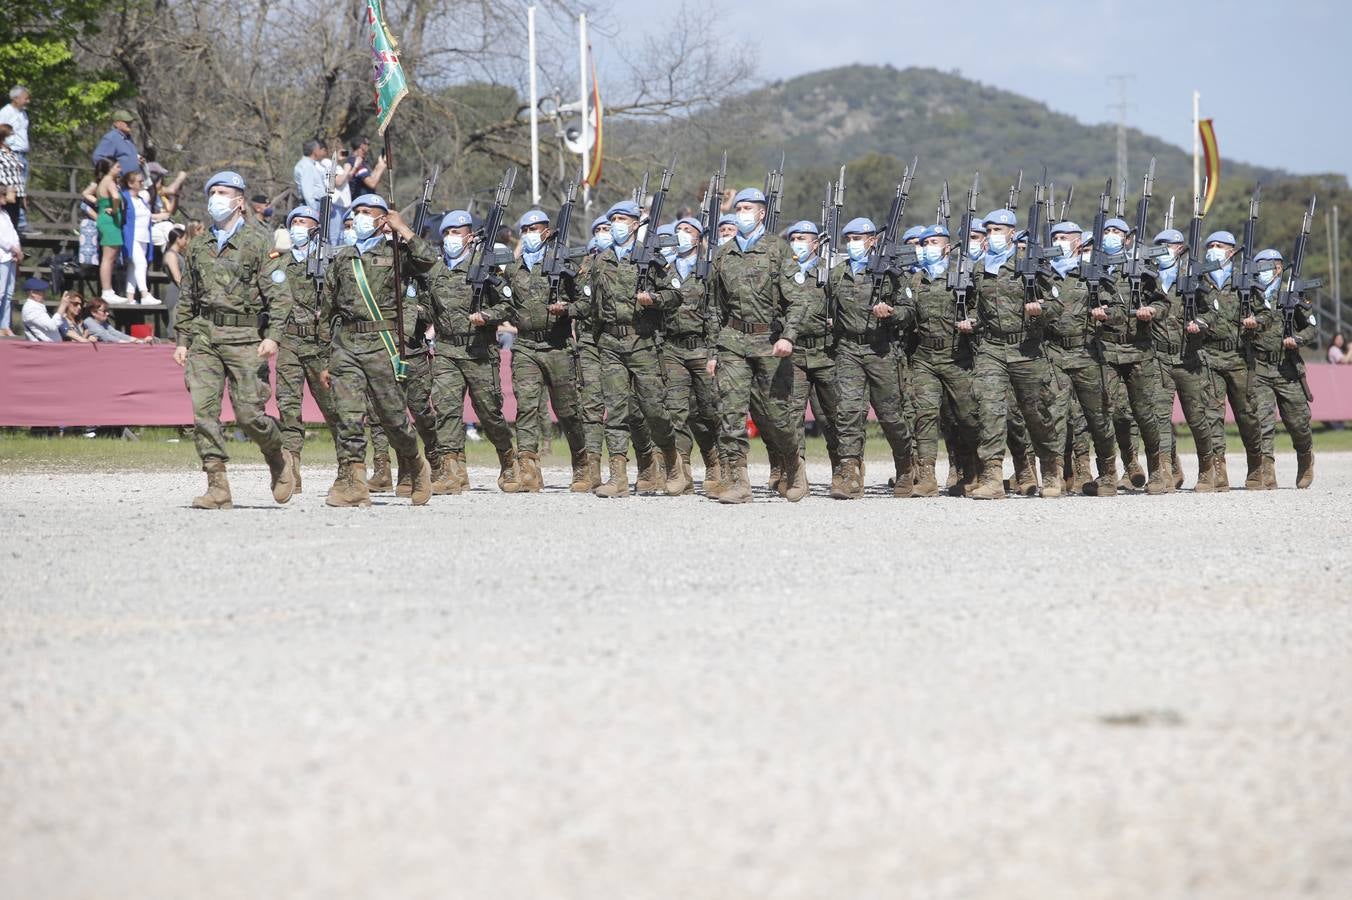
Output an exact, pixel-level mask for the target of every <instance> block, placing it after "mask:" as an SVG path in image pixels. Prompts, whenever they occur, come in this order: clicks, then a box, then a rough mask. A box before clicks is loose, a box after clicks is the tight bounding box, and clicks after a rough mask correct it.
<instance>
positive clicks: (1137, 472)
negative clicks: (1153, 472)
mask: <svg viewBox="0 0 1352 900" xmlns="http://www.w3.org/2000/svg"><path fill="white" fill-rule="evenodd" d="M1124 465H1125V466H1126V468H1124V469H1123V470H1122V479H1121V480H1120V481H1118V482H1117V489H1118V490H1120V491H1129V490H1131V489H1132V488H1142V487H1145V482H1146V474H1145V470H1144V469H1142V468H1141V463H1140V461H1139V460H1137V459H1136V457H1134V456H1133V457H1132V458H1131V459H1128V460H1125V461H1124Z"/></svg>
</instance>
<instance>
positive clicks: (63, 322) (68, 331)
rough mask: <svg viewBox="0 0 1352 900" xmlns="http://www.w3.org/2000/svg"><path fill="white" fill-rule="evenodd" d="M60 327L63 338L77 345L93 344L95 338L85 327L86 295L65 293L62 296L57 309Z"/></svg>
mask: <svg viewBox="0 0 1352 900" xmlns="http://www.w3.org/2000/svg"><path fill="white" fill-rule="evenodd" d="M56 317H57V324H58V327H59V328H60V329H61V337H62V338H63V339H64V340H67V341H74V342H75V343H77V344H92V343H94V340H95V339H94V338H93V337H90V335H89V332H88V331H86V330H85V326H84V294H81V293H80V292H79V291H65V292H64V293H62V294H61V303H60V305H58V306H57V308H56Z"/></svg>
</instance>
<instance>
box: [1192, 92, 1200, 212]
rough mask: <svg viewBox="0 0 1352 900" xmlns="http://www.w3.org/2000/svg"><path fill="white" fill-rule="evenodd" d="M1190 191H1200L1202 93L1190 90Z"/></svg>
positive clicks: (1194, 194)
mask: <svg viewBox="0 0 1352 900" xmlns="http://www.w3.org/2000/svg"><path fill="white" fill-rule="evenodd" d="M1192 193H1193V196H1194V197H1196V196H1199V195H1200V194H1201V193H1202V93H1201V92H1200V91H1193V92H1192Z"/></svg>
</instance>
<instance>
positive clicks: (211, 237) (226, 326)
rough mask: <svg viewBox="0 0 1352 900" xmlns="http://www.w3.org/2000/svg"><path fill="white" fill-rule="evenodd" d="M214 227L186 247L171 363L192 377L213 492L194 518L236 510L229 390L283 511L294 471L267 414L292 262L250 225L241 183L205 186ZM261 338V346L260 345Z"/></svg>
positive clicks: (196, 502) (223, 176) (229, 178)
mask: <svg viewBox="0 0 1352 900" xmlns="http://www.w3.org/2000/svg"><path fill="white" fill-rule="evenodd" d="M206 197H207V214H208V215H209V216H210V217H211V226H210V227H209V228H208V229H207V230H206V231H204V232H203V233H202V234H200V235H198V236H197V237H195V238H193V239H192V241H191V242H190V243H189V244H188V251H187V258H186V260H185V261H184V271H183V296H182V298H181V299H180V300H179V303H178V307H177V308H176V309H175V312H174V320H175V321H174V330H175V332H176V334H177V346H176V347H175V348H174V362H176V363H178V364H179V365H180V366H184V367H185V368H186V376H185V379H184V380H185V382H186V383H187V386H188V393H189V394H191V395H192V406H193V441H194V443H195V444H196V446H197V455H198V457H199V458H200V459H201V460H202V471H204V472H206V473H207V491H206V493H205V494H203V495H201V496H199V497H196V498H194V499H193V501H192V506H193V508H194V509H230V508H231V507H232V505H233V504H232V501H231V497H230V483H229V481H227V480H226V476H225V463H226V461H227V460H228V459H229V458H230V454H229V453H228V452H226V449H225V446H226V441H225V432H224V431H223V429H222V428H221V401H222V399H223V395H224V393H225V386H226V384H227V383H229V385H230V401H231V403H232V405H233V406H234V409H235V421H236V423H237V424H238V425H239V427H240V428H242V429H243V430H244V433H245V434H247V435H248V436H249V437H250V439H252V440H253V441H254V443H256V444H258V447H259V449H260V450H262V451H263V459H265V460H266V461H267V464H268V470H269V472H270V474H271V482H272V485H271V486H272V497H273V499H274V500H276V501H277V502H278V503H285V502H286V501H287V500H290V499H291V494H292V493H293V492H294V490H295V472H296V469H295V463H294V462H293V461H292V457H291V456H290V455H289V454H287V453H286V452H285V450H284V449H283V441H282V430H281V426H280V425H279V423H278V422H277V420H276V419H274V418H273V417H272V416H270V415H268V414H267V412H266V411H265V410H264V403H265V402H266V400H267V397H268V394H269V386H268V358H269V357H272V356H275V355H276V354H277V342H278V341H279V340H280V339H281V337H282V328H283V325H284V324H285V323H286V322H287V321H288V319H290V317H291V303H292V300H291V291H290V290H289V289H288V287H287V271H286V264H285V261H284V260H282V259H281V258H280V257H279V256H277V255H276V254H273V253H272V252H271V250H272V243H271V240H270V237H269V236H268V235H267V234H265V233H264V231H263V230H262V229H259V228H253V227H250V226H248V225H247V224H246V222H245V216H244V201H245V185H244V179H243V178H241V177H240V176H239V175H238V174H237V173H235V172H218V173H216V174H215V175H213V176H211V178H210V179H208V181H207V184H206ZM260 334H261V336H262V340H261V341H260V340H259V337H260Z"/></svg>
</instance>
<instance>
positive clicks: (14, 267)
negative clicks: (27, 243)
mask: <svg viewBox="0 0 1352 900" xmlns="http://www.w3.org/2000/svg"><path fill="white" fill-rule="evenodd" d="M22 261H23V246H22V245H21V244H20V243H19V233H18V232H17V231H15V230H14V223H13V222H11V221H10V220H9V217H8V216H0V337H14V330H13V329H12V328H11V327H10V326H11V325H13V324H14V306H13V303H14V281H15V279H16V278H18V275H19V263H20V262H22Z"/></svg>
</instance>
